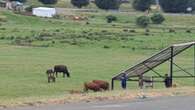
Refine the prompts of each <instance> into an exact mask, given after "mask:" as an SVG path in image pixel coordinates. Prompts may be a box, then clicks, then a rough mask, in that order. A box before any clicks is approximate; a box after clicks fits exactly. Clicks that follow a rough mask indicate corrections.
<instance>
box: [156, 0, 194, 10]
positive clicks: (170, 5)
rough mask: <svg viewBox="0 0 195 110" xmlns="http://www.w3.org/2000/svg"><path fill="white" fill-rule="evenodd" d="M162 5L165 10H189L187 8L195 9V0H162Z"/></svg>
mask: <svg viewBox="0 0 195 110" xmlns="http://www.w3.org/2000/svg"><path fill="white" fill-rule="evenodd" d="M160 5H161V7H162V9H163V10H164V11H165V12H172V13H181V12H187V8H189V7H191V8H192V11H193V10H194V9H195V0H160Z"/></svg>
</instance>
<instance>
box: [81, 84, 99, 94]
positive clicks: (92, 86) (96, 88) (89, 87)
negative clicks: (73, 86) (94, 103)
mask: <svg viewBox="0 0 195 110" xmlns="http://www.w3.org/2000/svg"><path fill="white" fill-rule="evenodd" d="M88 90H92V91H94V92H97V91H101V88H100V86H99V85H97V84H96V83H93V82H87V83H86V82H85V83H84V92H88Z"/></svg>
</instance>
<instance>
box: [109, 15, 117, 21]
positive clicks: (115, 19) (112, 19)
mask: <svg viewBox="0 0 195 110" xmlns="http://www.w3.org/2000/svg"><path fill="white" fill-rule="evenodd" d="M106 19H107V22H108V23H112V22H113V21H117V17H116V16H113V15H108V16H106Z"/></svg>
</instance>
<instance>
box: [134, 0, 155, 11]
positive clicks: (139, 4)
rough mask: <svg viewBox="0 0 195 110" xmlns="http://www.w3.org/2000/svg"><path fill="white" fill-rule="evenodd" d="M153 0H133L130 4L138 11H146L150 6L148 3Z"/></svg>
mask: <svg viewBox="0 0 195 110" xmlns="http://www.w3.org/2000/svg"><path fill="white" fill-rule="evenodd" d="M153 2H154V0H134V1H133V3H132V5H133V8H134V9H136V10H139V11H146V10H148V9H149V8H150V5H151V4H152V3H153Z"/></svg>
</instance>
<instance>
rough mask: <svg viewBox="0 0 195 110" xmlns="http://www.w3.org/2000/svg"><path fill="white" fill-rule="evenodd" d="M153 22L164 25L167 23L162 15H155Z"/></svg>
mask: <svg viewBox="0 0 195 110" xmlns="http://www.w3.org/2000/svg"><path fill="white" fill-rule="evenodd" d="M151 20H152V22H153V23H154V24H162V23H163V22H164V21H165V18H164V16H163V15H162V14H160V13H155V14H153V15H152V17H151Z"/></svg>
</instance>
